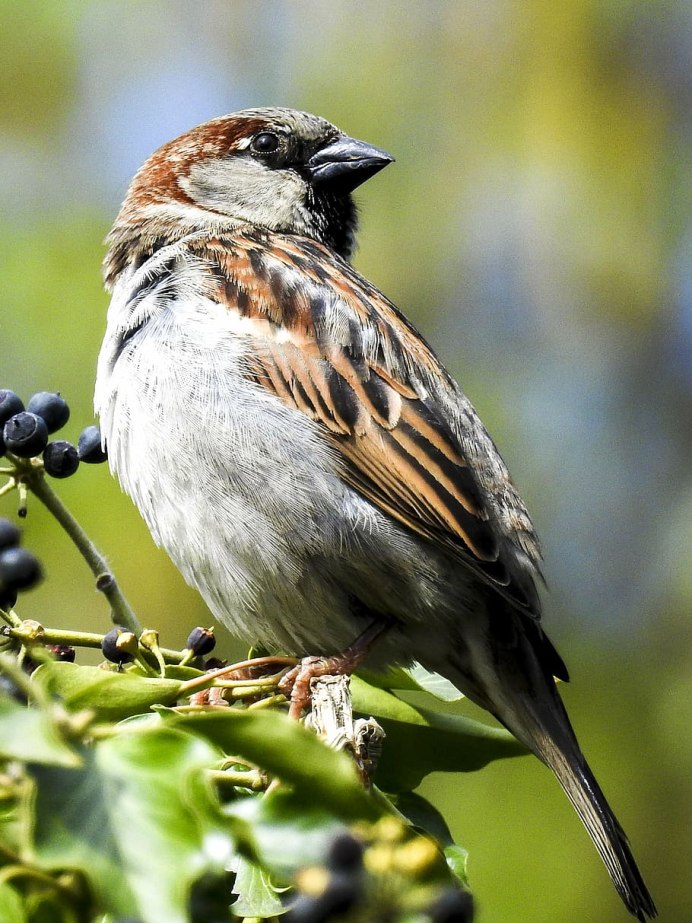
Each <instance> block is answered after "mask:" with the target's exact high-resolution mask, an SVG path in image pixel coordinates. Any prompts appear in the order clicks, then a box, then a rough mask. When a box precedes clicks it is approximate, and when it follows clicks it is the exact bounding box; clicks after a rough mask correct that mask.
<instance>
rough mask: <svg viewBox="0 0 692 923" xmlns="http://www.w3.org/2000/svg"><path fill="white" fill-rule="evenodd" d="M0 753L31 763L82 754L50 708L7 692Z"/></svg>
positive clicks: (72, 760) (58, 762)
mask: <svg viewBox="0 0 692 923" xmlns="http://www.w3.org/2000/svg"><path fill="white" fill-rule="evenodd" d="M0 756H3V757H6V758H8V759H15V760H22V761H24V762H27V763H50V764H53V765H54V766H78V765H79V757H78V756H77V754H76V752H75V751H74V750H73V749H72V748H71V747H69V746H68V745H67V744H66V743H65V741H64V740H63V739H62V737H61V735H60V732H59V731H58V729H57V728H56V725H55V721H54V719H53V717H52V716H51V714H50V712H49V711H43V710H40V709H38V708H28V707H27V706H26V705H21V704H20V703H19V702H15V701H14V699H11V698H9V697H8V696H5V695H0ZM0 919H2V918H1V917H0Z"/></svg>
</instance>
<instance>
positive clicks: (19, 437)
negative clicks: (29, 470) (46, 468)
mask: <svg viewBox="0 0 692 923" xmlns="http://www.w3.org/2000/svg"><path fill="white" fill-rule="evenodd" d="M3 438H4V440H5V445H6V447H7V450H8V451H9V452H12V453H13V454H14V455H17V456H18V457H19V458H33V457H34V456H35V455H40V454H41V452H43V450H44V449H45V447H46V445H47V444H48V427H47V426H46V423H45V421H44V419H43V417H39V416H37V415H36V414H35V413H30V412H28V411H22V412H21V413H16V414H15V415H14V416H13V417H10V419H9V420H8V421H7V423H5V428H4V430H3Z"/></svg>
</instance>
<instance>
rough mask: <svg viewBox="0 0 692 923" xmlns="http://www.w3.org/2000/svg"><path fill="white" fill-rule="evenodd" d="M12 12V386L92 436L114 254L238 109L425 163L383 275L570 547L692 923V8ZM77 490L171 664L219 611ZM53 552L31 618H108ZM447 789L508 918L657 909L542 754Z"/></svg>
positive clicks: (617, 753)
mask: <svg viewBox="0 0 692 923" xmlns="http://www.w3.org/2000/svg"><path fill="white" fill-rule="evenodd" d="M0 12H1V13H2V29H1V30H0V177H1V179H0V262H1V265H0V346H1V352H0V372H1V376H0V377H1V381H0V387H12V388H14V389H16V390H18V391H19V392H20V393H22V394H23V396H24V397H28V396H29V395H30V394H31V393H32V392H33V391H35V390H40V389H59V390H61V391H62V392H63V394H64V395H65V396H66V397H67V399H68V400H69V401H70V403H71V405H72V410H73V420H72V422H71V423H70V424H68V428H67V431H66V432H67V435H68V437H69V436H72V437H73V438H76V436H77V434H78V432H79V430H80V429H81V427H82V426H83V425H85V424H86V423H88V422H90V421H91V419H92V409H91V395H92V388H93V379H94V368H95V361H96V355H97V352H98V347H99V344H100V339H101V336H102V332H103V329H104V318H105V311H106V307H107V298H106V296H105V294H104V293H103V292H102V289H101V282H100V261H101V259H102V256H103V247H102V243H101V242H102V240H103V237H104V236H105V234H106V232H107V230H108V228H109V225H110V223H111V221H112V219H113V217H114V215H115V213H116V211H117V209H118V206H119V204H120V201H121V199H122V197H123V195H124V193H125V190H126V188H127V184H128V182H129V179H130V178H131V176H132V174H133V173H134V171H135V170H136V169H137V167H138V166H139V165H140V164H141V162H142V161H143V160H144V159H145V158H146V157H147V156H148V155H149V154H150V153H151V152H152V150H153V149H154V148H156V147H157V146H158V145H160V144H162V143H163V142H165V141H167V140H169V139H171V138H172V137H174V136H176V135H178V134H180V133H181V132H183V131H185V130H186V129H188V128H190V127H192V126H193V125H194V124H197V123H199V122H201V121H204V120H205V119H208V118H211V117H213V116H216V115H220V114H223V113H226V112H229V111H232V110H234V109H239V108H243V107H246V106H256V105H284V106H293V107H296V108H301V109H307V110H310V111H314V112H317V113H319V114H320V115H323V116H325V117H327V118H329V119H330V120H331V121H333V122H335V123H336V124H337V125H339V126H340V127H342V128H343V129H345V130H346V131H348V132H349V133H351V134H353V135H355V136H357V137H362V138H364V139H366V140H368V141H371V142H373V143H375V144H377V145H379V146H381V147H384V148H386V149H387V150H389V151H390V152H392V153H393V154H394V155H395V156H396V158H397V162H396V164H395V165H393V166H392V167H390V168H389V169H388V170H387V171H385V172H384V173H383V174H382V175H381V176H378V177H377V178H376V179H375V180H374V181H373V182H372V183H369V184H368V185H367V186H366V187H364V188H363V189H362V190H361V191H360V192H359V201H360V203H361V206H362V208H361V214H362V233H361V236H360V250H359V252H358V254H357V256H356V259H355V262H356V265H357V267H358V268H359V269H360V270H361V271H362V272H363V273H364V274H365V275H366V276H368V277H369V278H370V279H372V280H373V281H374V282H375V283H376V284H378V285H379V286H380V287H381V288H382V289H383V290H384V291H385V292H386V293H387V294H388V295H389V296H390V297H391V298H392V299H393V300H394V301H395V302H396V303H397V304H398V305H399V307H401V308H402V310H404V311H405V313H407V315H408V316H409V317H410V318H411V319H412V320H413V321H414V323H415V324H416V325H417V326H418V327H419V328H420V329H421V330H422V332H423V333H424V334H425V336H426V338H427V339H428V340H429V341H430V342H431V343H432V344H433V346H435V347H436V349H437V350H438V352H439V354H440V356H441V358H442V359H443V361H444V362H445V364H446V365H447V366H448V368H449V369H450V371H451V372H452V373H453V374H454V375H455V376H456V377H457V378H458V379H459V380H460V381H461V383H462V385H463V387H464V389H465V390H466V392H467V393H468V394H469V396H470V397H471V399H472V400H473V401H474V403H475V405H476V407H477V409H478V410H479V412H480V413H481V416H482V417H483V419H484V420H485V422H486V424H487V425H488V427H489V428H490V430H491V432H492V433H493V435H494V436H495V439H496V441H497V442H498V444H499V446H500V448H501V451H502V452H503V455H504V456H505V458H506V460H507V462H508V464H509V466H510V468H511V470H512V472H513V474H514V477H515V480H516V481H517V483H518V485H519V487H520V489H521V491H522V493H523V495H524V497H525V499H526V500H527V503H528V505H529V507H530V509H531V510H532V511H533V514H534V518H535V521H536V524H537V526H538V529H539V532H540V534H541V536H542V539H543V542H544V546H545V552H546V574H547V578H548V583H549V586H550V593H549V595H547V596H546V610H547V611H546V622H547V625H548V628H549V631H550V634H551V636H552V637H553V639H554V640H555V641H556V643H557V645H558V647H559V648H560V650H561V652H562V653H563V654H564V655H565V657H566V660H567V663H568V665H569V667H570V669H571V672H572V676H573V684H572V685H571V686H570V687H567V688H566V689H565V697H566V700H567V704H568V707H569V708H570V712H571V714H572V716H573V719H574V723H575V725H576V728H577V731H578V732H579V734H580V737H581V739H582V743H583V745H584V748H585V750H586V752H587V753H588V755H589V757H590V760H591V762H592V765H593V766H594V769H595V770H596V771H597V774H598V776H599V779H600V780H601V782H602V785H603V787H604V788H605V790H606V792H607V793H608V795H609V797H610V798H611V800H612V802H613V804H614V806H615V807H616V808H617V810H618V814H619V816H620V818H621V820H622V822H623V825H624V826H625V829H626V830H627V831H628V833H629V834H630V837H631V839H632V840H633V843H634V846H635V852H636V854H637V856H638V858H639V860H640V863H641V865H642V868H643V871H644V873H645V877H646V878H647V880H648V881H649V883H650V885H651V888H652V891H653V892H654V896H655V898H656V899H657V901H658V903H659V906H660V909H661V920H662V921H666V923H668V921H669V923H677V921H680V923H682V921H683V920H685V919H689V911H690V906H692V891H691V889H690V886H689V868H688V863H689V855H690V845H692V844H691V842H690V840H691V837H690V829H691V828H692V824H691V823H690V821H691V820H692V817H691V816H690V804H692V800H691V797H690V796H691V795H692V787H691V785H690V778H691V773H690V769H691V767H692V759H691V757H692V747H691V745H690V734H689V724H690V718H691V717H692V715H691V713H690V685H691V684H690V679H691V675H692V669H691V668H692V663H691V658H690V645H689V628H688V625H689V622H688V617H689V612H690V604H691V601H692V566H691V565H692V555H691V552H690V548H691V545H692V467H691V465H690V447H691V439H690V436H691V427H690V421H691V416H692V415H691V413H690V411H691V404H692V401H691V398H692V191H691V190H692V182H691V181H692V156H691V155H692V6H691V5H690V4H689V2H685V0H659V2H657V3H653V4H652V3H649V2H646V0H619V2H618V0H600V2H595V0H562V2H560V3H548V2H545V0H523V2H520V0H456V2H454V0H447V2H445V0H437V2H430V3H423V2H421V3H413V2H403V3H402V2H401V0H399V2H389V0H379V2H369V3H365V2H343V0H332V2H330V3H323V2H322V3H320V2H316V0H315V2H313V0H296V2H288V0H233V2H223V0H206V2H204V3H190V2H185V0H166V2H162V0H148V2H147V3H134V2H124V0H113V2H109V0H102V2H98V3H83V2H77V0H61V2H57V0H56V2H53V0H43V2H40V0H23V2H12V0H4V2H3V3H2V5H1V6H0ZM180 461H181V463H183V464H184V459H181V460H180ZM194 476H195V473H194V471H193V470H191V471H190V478H194ZM60 491H61V494H62V496H63V497H64V498H65V499H66V501H67V502H68V503H69V504H70V505H71V507H72V508H73V509H74V510H75V511H76V512H77V513H78V515H79V517H80V520H81V521H82V523H83V524H84V525H85V527H86V528H87V529H88V530H89V531H90V533H91V534H92V535H93V536H94V537H95V539H96V540H97V541H98V542H99V543H100V546H101V547H102V548H103V549H104V550H105V551H106V553H107V554H108V555H109V558H110V560H111V563H112V564H113V566H114V567H115V569H116V572H117V573H118V575H119V577H120V579H121V581H122V583H123V585H124V587H125V589H126V591H127V593H128V595H129V597H130V598H131V600H132V602H133V604H134V605H135V607H136V609H137V611H138V612H139V614H140V617H141V619H142V621H144V622H145V623H147V624H148V625H154V626H156V627H159V628H160V629H161V630H162V632H163V635H164V639H165V641H166V643H167V644H168V645H169V646H174V645H180V644H182V642H183V641H184V639H185V637H186V635H187V632H188V629H189V627H190V626H191V625H196V624H198V623H202V624H204V623H209V621H210V617H209V615H208V613H207V612H206V611H205V609H204V607H203V605H202V603H201V602H200V600H199V599H198V597H197V596H196V594H195V593H193V592H192V591H191V590H189V589H188V588H187V587H185V586H184V584H183V583H182V580H181V578H180V577H179V576H178V574H177V573H176V572H175V570H174V569H173V567H172V565H170V563H169V562H168V560H167V559H166V557H165V555H163V554H162V553H161V552H159V551H158V550H156V549H155V548H154V546H153V544H152V542H151V539H150V538H149V535H148V533H147V531H146V529H145V528H144V526H143V525H142V523H141V522H140V520H139V517H138V515H137V513H136V512H135V510H134V509H133V507H132V506H131V505H130V503H129V501H128V500H127V499H126V498H125V497H123V496H122V495H121V494H120V492H119V490H118V487H117V485H116V484H115V483H113V482H112V481H111V479H110V478H109V476H108V474H107V472H106V471H105V470H104V469H103V468H97V469H90V470H83V471H82V473H81V474H80V476H79V477H77V478H75V479H73V480H71V481H68V482H65V483H64V484H63V485H61V486H60ZM12 502H13V501H8V500H2V501H0V503H1V506H0V514H3V515H8V514H11V512H12ZM26 536H27V538H26V540H27V543H28V544H30V545H32V546H33V547H36V548H37V549H38V550H39V551H40V552H41V554H42V556H43V558H44V560H45V562H46V569H47V571H48V574H49V580H48V581H47V582H46V583H45V584H44V586H43V587H42V588H40V589H39V590H37V591H36V592H35V593H33V594H31V595H30V596H29V597H27V598H26V602H25V604H24V606H23V608H22V609H21V612H22V614H24V615H26V617H32V618H37V619H39V620H41V621H43V622H46V623H47V624H50V625H54V626H58V625H60V626H62V627H77V626H80V627H88V626H89V627H93V628H103V627H104V626H106V625H107V613H106V611H105V607H104V605H103V602H102V600H101V599H100V598H98V597H97V595H96V594H95V593H94V595H93V598H92V597H91V596H89V576H88V574H87V573H86V570H85V568H84V565H83V564H82V562H81V561H80V560H78V559H77V558H76V556H75V555H74V554H73V553H72V551H71V549H70V548H68V547H67V542H66V539H65V537H64V536H63V535H62V534H61V533H60V532H59V530H58V529H57V527H56V526H55V525H54V524H53V523H52V522H50V521H49V520H48V519H47V517H46V516H45V515H44V514H43V513H42V511H40V510H38V509H34V508H33V507H32V510H31V513H30V516H29V518H28V520H27V523H26ZM85 600H86V602H85ZM223 649H224V650H225V651H227V652H228V653H229V654H231V653H233V652H235V651H236V650H237V648H234V647H233V645H232V643H231V642H230V640H227V639H225V640H224V644H223ZM424 793H425V794H427V795H428V796H429V797H432V798H433V800H434V801H435V802H436V803H437V804H438V805H439V806H440V807H441V808H442V809H443V810H444V811H445V813H446V814H447V815H448V816H449V817H450V819H451V823H452V827H453V830H454V832H455V834H456V835H457V837H458V839H459V840H460V842H462V843H463V844H464V845H465V846H466V847H467V848H469V850H470V852H471V858H470V876H471V882H472V885H473V887H474V891H475V893H476V895H477V898H478V902H479V907H480V910H479V915H478V920H479V923H491V921H519V923H524V921H526V923H528V921H531V923H548V921H551V923H555V921H558V923H562V921H565V923H567V921H572V920H575V919H584V920H598V921H602V923H610V921H612V923H616V921H622V923H624V921H625V920H626V919H628V917H627V914H626V913H625V912H624V910H622V909H621V908H620V906H619V903H618V901H617V899H616V898H615V897H614V896H613V895H612V894H611V893H610V886H609V884H608V882H607V879H606V876H605V873H604V872H603V870H602V869H601V867H600V865H599V862H598V859H597V858H596V857H595V854H594V853H593V851H592V849H591V847H590V844H589V843H588V841H587V838H586V836H585V835H584V834H583V832H582V830H581V828H580V825H579V823H578V821H577V820H576V818H575V817H573V816H572V814H571V811H570V809H569V807H568V805H567V803H566V801H565V799H564V798H563V796H562V795H561V793H560V792H559V791H558V789H557V786H556V785H555V784H554V782H553V781H552V780H551V779H550V778H549V776H548V774H547V772H546V771H545V770H543V768H542V767H541V766H540V765H538V763H537V762H536V761H533V760H528V759H526V760H517V761H512V762H510V763H506V764H498V765H494V766H492V767H490V768H488V769H486V770H484V771H482V772H480V773H476V774H473V775H472V776H471V775H468V776H463V777H462V776H455V777H449V776H444V777H443V776H438V777H436V778H434V779H433V780H431V781H430V782H429V783H427V784H426V785H425V786H424Z"/></svg>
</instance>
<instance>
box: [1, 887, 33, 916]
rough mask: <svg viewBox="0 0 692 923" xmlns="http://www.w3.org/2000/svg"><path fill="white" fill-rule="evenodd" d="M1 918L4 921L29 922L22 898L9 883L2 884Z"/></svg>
mask: <svg viewBox="0 0 692 923" xmlns="http://www.w3.org/2000/svg"><path fill="white" fill-rule="evenodd" d="M0 920H2V923H27V921H26V914H25V913H24V908H23V906H22V899H21V897H20V895H19V894H18V893H17V891H15V889H14V888H13V887H12V886H11V885H8V884H0Z"/></svg>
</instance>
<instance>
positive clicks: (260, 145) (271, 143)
mask: <svg viewBox="0 0 692 923" xmlns="http://www.w3.org/2000/svg"><path fill="white" fill-rule="evenodd" d="M252 149H253V151H255V152H256V153H258V154H273V153H274V151H277V150H278V149H279V136H278V135H276V134H274V132H273V131H261V132H260V133H259V134H258V135H255V137H254V138H253V139H252Z"/></svg>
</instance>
